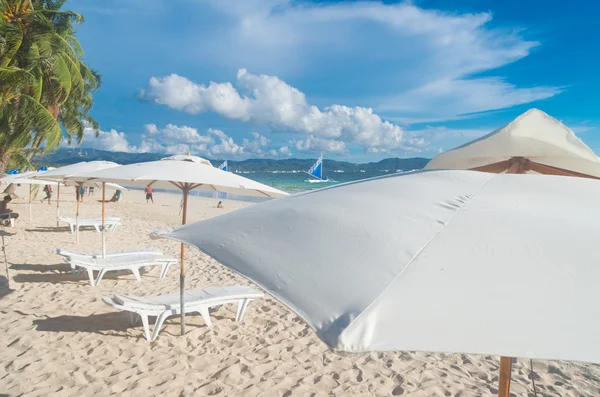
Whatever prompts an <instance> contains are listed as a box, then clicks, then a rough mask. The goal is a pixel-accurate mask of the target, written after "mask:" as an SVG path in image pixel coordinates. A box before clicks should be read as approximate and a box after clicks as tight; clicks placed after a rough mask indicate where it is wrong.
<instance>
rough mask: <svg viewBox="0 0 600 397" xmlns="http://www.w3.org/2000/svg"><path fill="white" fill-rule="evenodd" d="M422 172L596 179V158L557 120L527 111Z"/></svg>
mask: <svg viewBox="0 0 600 397" xmlns="http://www.w3.org/2000/svg"><path fill="white" fill-rule="evenodd" d="M425 169H462V170H475V171H484V172H495V173H503V172H506V173H509V174H525V173H538V174H549V175H564V176H578V177H584V178H595V179H599V178H600V158H598V156H596V155H595V154H594V152H593V151H592V149H590V148H589V147H587V146H586V145H585V143H583V142H582V141H581V140H580V139H579V138H577V136H576V135H575V134H574V133H573V131H571V130H570V129H569V128H567V127H566V126H565V125H563V124H562V123H561V122H560V121H558V120H556V119H554V118H552V117H550V116H548V115H547V114H546V113H544V112H542V111H541V110H538V109H530V110H528V111H527V112H525V113H523V114H522V115H520V116H519V117H517V118H516V119H515V120H513V121H512V122H510V123H509V124H507V125H505V126H504V127H502V128H499V129H497V130H496V131H494V132H492V133H490V134H488V135H486V136H484V137H482V138H479V139H476V140H474V141H472V142H469V143H466V144H464V145H462V146H460V147H457V148H456V149H452V150H449V151H447V152H444V153H442V154H439V155H438V156H436V157H434V158H433V159H432V160H431V161H430V162H429V163H428V164H427V165H426V166H425Z"/></svg>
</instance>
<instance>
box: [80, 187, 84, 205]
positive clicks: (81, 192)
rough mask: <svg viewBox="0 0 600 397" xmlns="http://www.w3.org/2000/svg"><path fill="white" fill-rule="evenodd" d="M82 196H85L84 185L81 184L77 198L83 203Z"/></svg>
mask: <svg viewBox="0 0 600 397" xmlns="http://www.w3.org/2000/svg"><path fill="white" fill-rule="evenodd" d="M83 196H85V186H81V191H80V192H79V199H80V200H81V202H82V203H83Z"/></svg>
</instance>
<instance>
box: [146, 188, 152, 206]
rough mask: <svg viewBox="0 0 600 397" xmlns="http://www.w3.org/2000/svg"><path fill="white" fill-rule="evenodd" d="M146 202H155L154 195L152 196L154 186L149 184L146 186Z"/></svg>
mask: <svg viewBox="0 0 600 397" xmlns="http://www.w3.org/2000/svg"><path fill="white" fill-rule="evenodd" d="M145 192H146V204H148V203H149V201H152V204H154V197H152V186H150V185H148V186H146V190H145Z"/></svg>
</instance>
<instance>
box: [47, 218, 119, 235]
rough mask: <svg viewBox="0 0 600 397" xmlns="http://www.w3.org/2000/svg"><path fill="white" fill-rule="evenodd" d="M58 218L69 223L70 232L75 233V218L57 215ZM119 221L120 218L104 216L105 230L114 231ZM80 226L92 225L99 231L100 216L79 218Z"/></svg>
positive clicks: (100, 224)
mask: <svg viewBox="0 0 600 397" xmlns="http://www.w3.org/2000/svg"><path fill="white" fill-rule="evenodd" d="M58 220H59V221H61V222H65V223H68V224H69V228H70V229H71V233H75V228H76V227H77V220H76V219H75V218H67V217H65V216H59V217H58ZM120 223H121V218H104V226H105V227H106V230H108V231H109V232H114V231H115V229H116V228H117V226H119V224H120ZM82 226H93V227H94V229H96V231H97V232H100V226H102V219H101V218H89V219H84V218H80V219H79V227H82Z"/></svg>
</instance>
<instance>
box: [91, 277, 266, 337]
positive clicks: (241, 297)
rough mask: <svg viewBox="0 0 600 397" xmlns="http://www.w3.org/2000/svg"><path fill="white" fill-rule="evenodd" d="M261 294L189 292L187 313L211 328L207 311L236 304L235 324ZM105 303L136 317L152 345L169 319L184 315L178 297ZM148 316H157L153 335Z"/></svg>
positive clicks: (250, 291)
mask: <svg viewBox="0 0 600 397" xmlns="http://www.w3.org/2000/svg"><path fill="white" fill-rule="evenodd" d="M263 296H264V295H263V293H262V292H260V291H257V290H255V289H254V288H250V287H245V286H236V287H208V288H203V289H197V290H193V291H186V292H185V295H184V299H185V312H186V313H194V312H197V313H200V315H201V316H202V318H203V319H204V322H205V323H206V325H207V326H208V327H211V326H212V323H211V321H210V315H209V312H208V309H210V308H211V307H215V306H220V305H224V304H227V303H237V304H238V309H237V314H236V316H235V321H241V320H242V318H243V317H244V313H245V311H246V308H247V307H248V303H250V302H251V301H253V300H254V299H258V298H262V297H263ZM103 300H104V302H105V303H106V304H107V305H109V306H112V307H114V308H117V309H120V310H126V311H128V312H132V313H137V314H139V315H140V317H141V319H142V324H143V325H144V335H145V336H146V339H147V340H148V341H150V342H151V341H153V340H155V339H156V337H157V336H158V332H159V331H160V329H161V327H162V325H163V322H164V321H165V319H166V318H167V317H169V316H173V315H176V314H180V313H181V305H180V302H179V293H176V294H169V295H160V296H121V295H113V296H105V297H104V298H103ZM149 316H156V322H155V323H154V330H153V331H152V334H150V325H149V323H148V317H149Z"/></svg>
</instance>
